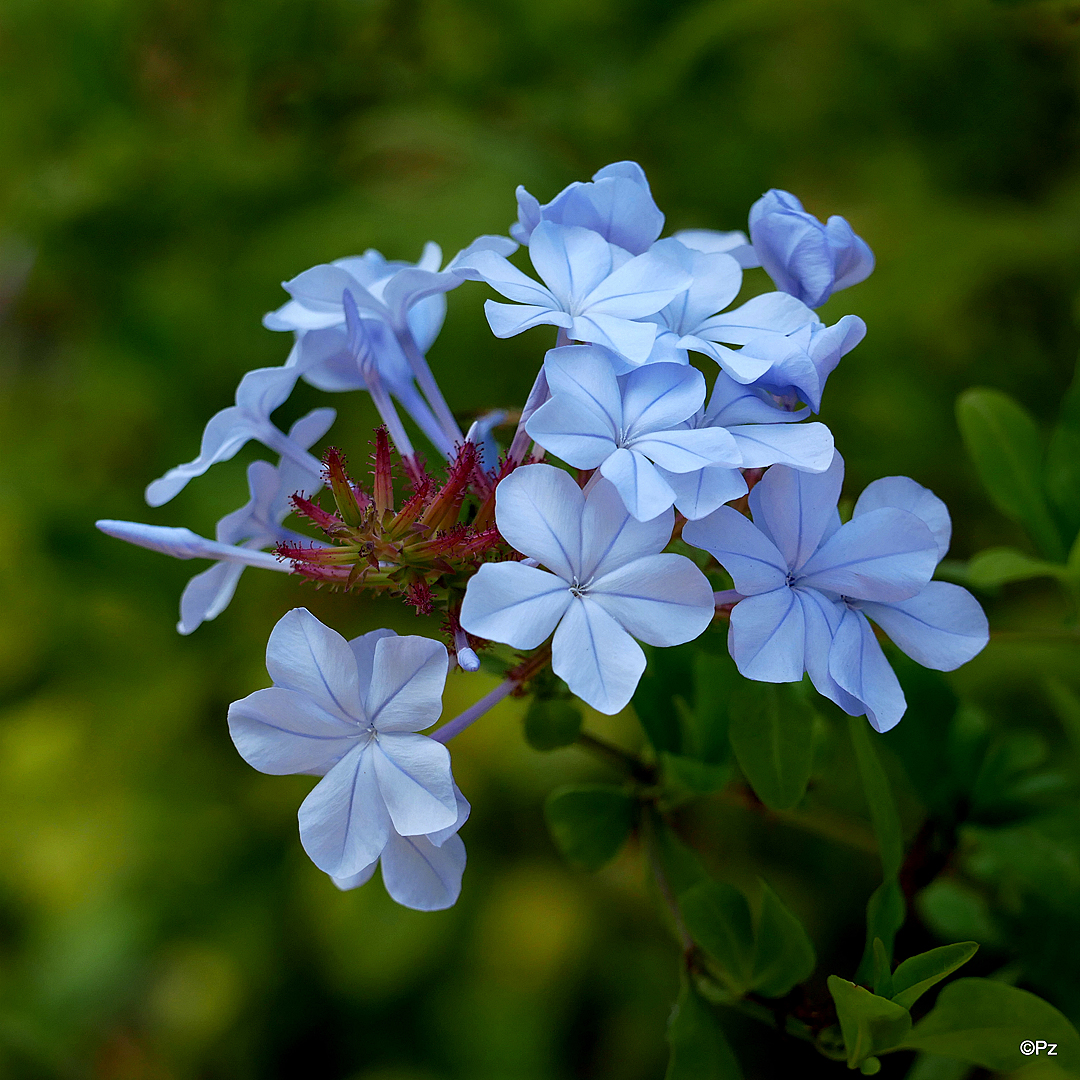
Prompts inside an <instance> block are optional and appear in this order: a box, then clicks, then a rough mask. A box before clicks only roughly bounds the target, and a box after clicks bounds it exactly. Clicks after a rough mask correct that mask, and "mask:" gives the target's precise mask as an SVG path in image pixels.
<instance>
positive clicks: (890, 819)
mask: <svg viewBox="0 0 1080 1080" xmlns="http://www.w3.org/2000/svg"><path fill="white" fill-rule="evenodd" d="M848 726H849V728H850V730H851V741H852V743H853V744H854V746H855V759H856V761H857V762H858V765H859V775H860V777H861V778H862V784H863V792H864V794H865V795H866V802H867V805H868V806H869V807H870V820H871V821H872V822H873V825H874V832H875V834H876V835H877V839H878V846H879V847H880V849H881V869H882V873H883V875H884V877H885V878H891V877H895V876H896V875H897V874H898V873H899V872H900V865H901V863H902V862H903V859H904V835H903V832H902V830H901V828H900V812H899V811H898V810H897V809H896V800H895V799H894V798H893V793H892V785H891V784H890V783H889V778H888V777H887V776H886V775H885V770H884V769H883V768H882V767H881V761H880V759H879V758H878V755H877V749H876V748H875V746H874V742H873V740H874V739H875V738H880V736H878V735H877V734H876V733H874V732H873V730H872V729H871V727H870V725H869V724H868V723H867V722H866V719H865V718H864V717H861V716H851V717H849V718H848Z"/></svg>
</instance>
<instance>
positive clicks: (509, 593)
mask: <svg viewBox="0 0 1080 1080" xmlns="http://www.w3.org/2000/svg"><path fill="white" fill-rule="evenodd" d="M571 599H572V597H571V594H570V589H569V587H568V585H567V582H566V581H564V580H563V579H562V578H561V577H556V576H555V575H554V574H549V573H547V572H546V571H544V570H537V569H536V568H534V567H531V566H522V564H521V563H516V562H505V563H485V564H484V565H483V566H481V567H480V569H479V571H478V572H477V574H476V576H475V577H473V578H472V579H471V580H470V581H469V584H468V586H467V587H466V589H465V600H464V602H463V603H462V605H461V625H462V626H463V627H464V628H465V630H467V631H468V632H469V633H470V634H475V635H476V636H477V637H482V638H488V639H489V640H490V641H501V642H503V643H505V644H507V645H512V646H513V647H514V648H515V649H535V648H536V646H537V645H539V644H540V643H541V642H543V641H545V640H546V639H547V637H548V635H549V634H550V633H551V632H552V631H553V630H554V629H555V627H556V625H557V624H558V622H559V620H560V619H561V618H562V616H563V613H564V612H565V611H566V608H567V606H568V605H569V603H570V600H571Z"/></svg>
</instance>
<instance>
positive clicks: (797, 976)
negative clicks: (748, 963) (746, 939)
mask: <svg viewBox="0 0 1080 1080" xmlns="http://www.w3.org/2000/svg"><path fill="white" fill-rule="evenodd" d="M816 966H817V956H816V955H815V953H814V946H813V945H812V944H811V942H810V938H809V937H808V936H807V933H806V931H805V930H804V929H803V925H802V923H801V922H799V920H798V919H797V918H796V917H795V916H794V915H792V913H791V912H790V911H789V910H788V909H787V908H786V907H785V906H784V904H783V903H782V901H781V900H780V897H778V896H777V895H776V893H774V892H773V891H772V889H770V888H769V886H768V885H766V884H765V882H764V881H762V882H761V910H760V912H759V915H758V921H757V926H756V927H755V930H754V960H753V966H752V968H751V976H750V985H751V989H753V990H756V991H757V992H758V993H759V994H763V995H764V996H765V997H783V996H784V995H785V994H786V993H787V992H788V991H789V990H790V989H791V988H792V987H793V986H795V985H796V983H801V982H802V981H803V980H804V979H808V978H809V977H810V975H811V974H813V971H814V968H815V967H816Z"/></svg>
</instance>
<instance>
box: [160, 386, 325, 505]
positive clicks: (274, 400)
mask: <svg viewBox="0 0 1080 1080" xmlns="http://www.w3.org/2000/svg"><path fill="white" fill-rule="evenodd" d="M299 373H300V372H299V369H298V368H296V367H292V368H289V367H276V368H258V369H256V370H255V371H249V372H248V373H247V374H246V375H245V376H244V377H243V378H242V379H241V380H240V385H239V386H238V387H237V389H236V404H235V405H231V406H230V407H229V408H227V409H222V410H221V412H219V413H215V414H214V415H213V416H212V417H211V418H210V420H209V422H208V423H207V425H206V428H205V430H204V431H203V437H202V445H201V446H200V448H199V456H198V457H197V458H195V460H194V461H189V462H187V463H186V464H184V465H177V466H176V467H175V468H173V469H170V470H169V471H168V472H167V473H166V474H165V475H164V476H162V477H160V478H159V479H157V480H154V481H153V482H152V483H151V484H149V485H148V486H147V488H146V501H147V503H149V505H150V506H163V505H164V504H165V503H167V502H168V501H169V500H170V499H173V498H175V497H176V496H177V495H179V494H180V492H181V491H183V490H184V488H185V487H187V484H188V481H189V480H191V479H193V478H194V477H196V476H202V475H203V473H205V472H206V470H207V469H209V468H210V466H211V465H215V464H217V463H218V462H220V461H228V460H229V459H230V458H232V457H235V456H236V454H237V452H238V451H239V450H240V448H241V447H243V446H244V445H245V444H246V443H248V442H250V441H251V440H252V439H257V440H258V441H259V442H261V443H262V444H263V445H264V446H268V447H269V448H270V449H271V450H276V451H277V452H278V453H279V454H280V455H281V456H282V458H286V459H288V460H289V461H292V462H293V464H295V465H297V466H299V467H300V468H301V469H302V470H306V471H307V472H308V473H310V474H311V475H312V476H318V475H319V473H320V472H321V470H322V466H321V465H320V464H319V460H318V458H315V457H312V456H311V454H309V453H308V452H307V448H306V447H303V446H301V445H300V444H299V443H297V442H296V441H295V440H293V439H292V438H290V437H289V436H288V435H286V434H285V432H283V431H282V430H281V429H280V428H278V427H275V426H274V424H272V423H271V422H270V414H271V413H272V412H273V411H274V410H275V409H277V408H278V407H279V406H281V405H284V404H285V402H286V401H287V400H288V397H289V395H290V394H291V393H292V389H293V387H294V386H295V385H296V379H297V376H298V375H299ZM308 445H310V443H309V444H308Z"/></svg>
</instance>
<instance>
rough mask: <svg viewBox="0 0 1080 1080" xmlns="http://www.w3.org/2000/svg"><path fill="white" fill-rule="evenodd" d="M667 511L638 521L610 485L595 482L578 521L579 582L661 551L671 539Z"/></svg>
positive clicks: (672, 517)
mask: <svg viewBox="0 0 1080 1080" xmlns="http://www.w3.org/2000/svg"><path fill="white" fill-rule="evenodd" d="M674 526H675V515H674V513H673V512H672V511H671V510H668V511H666V512H665V513H662V514H659V515H658V516H657V517H654V518H652V519H651V520H650V521H638V520H636V519H635V518H634V517H633V516H631V514H630V512H629V511H628V510H627V509H626V504H625V503H624V502H623V501H622V498H621V497H620V495H619V493H618V492H617V491H616V490H615V487H614V485H613V484H612V483H611V482H610V481H608V480H601V481H599V482H598V483H597V484H596V485H595V487H593V489H592V491H590V492H589V494H588V496H587V497H586V499H585V512H584V513H583V514H582V517H581V534H582V552H581V574H580V580H581V581H590V580H592V579H594V578H599V577H603V576H604V574H610V573H611V572H612V571H613V570H616V569H618V568H619V567H620V566H623V565H625V564H626V563H628V562H632V561H633V560H634V559H640V558H641V557H642V556H643V555H655V554H657V552H659V551H662V550H663V549H664V548H665V547H666V546H667V542H668V541H669V540H670V539H671V530H672V529H673V528H674Z"/></svg>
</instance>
